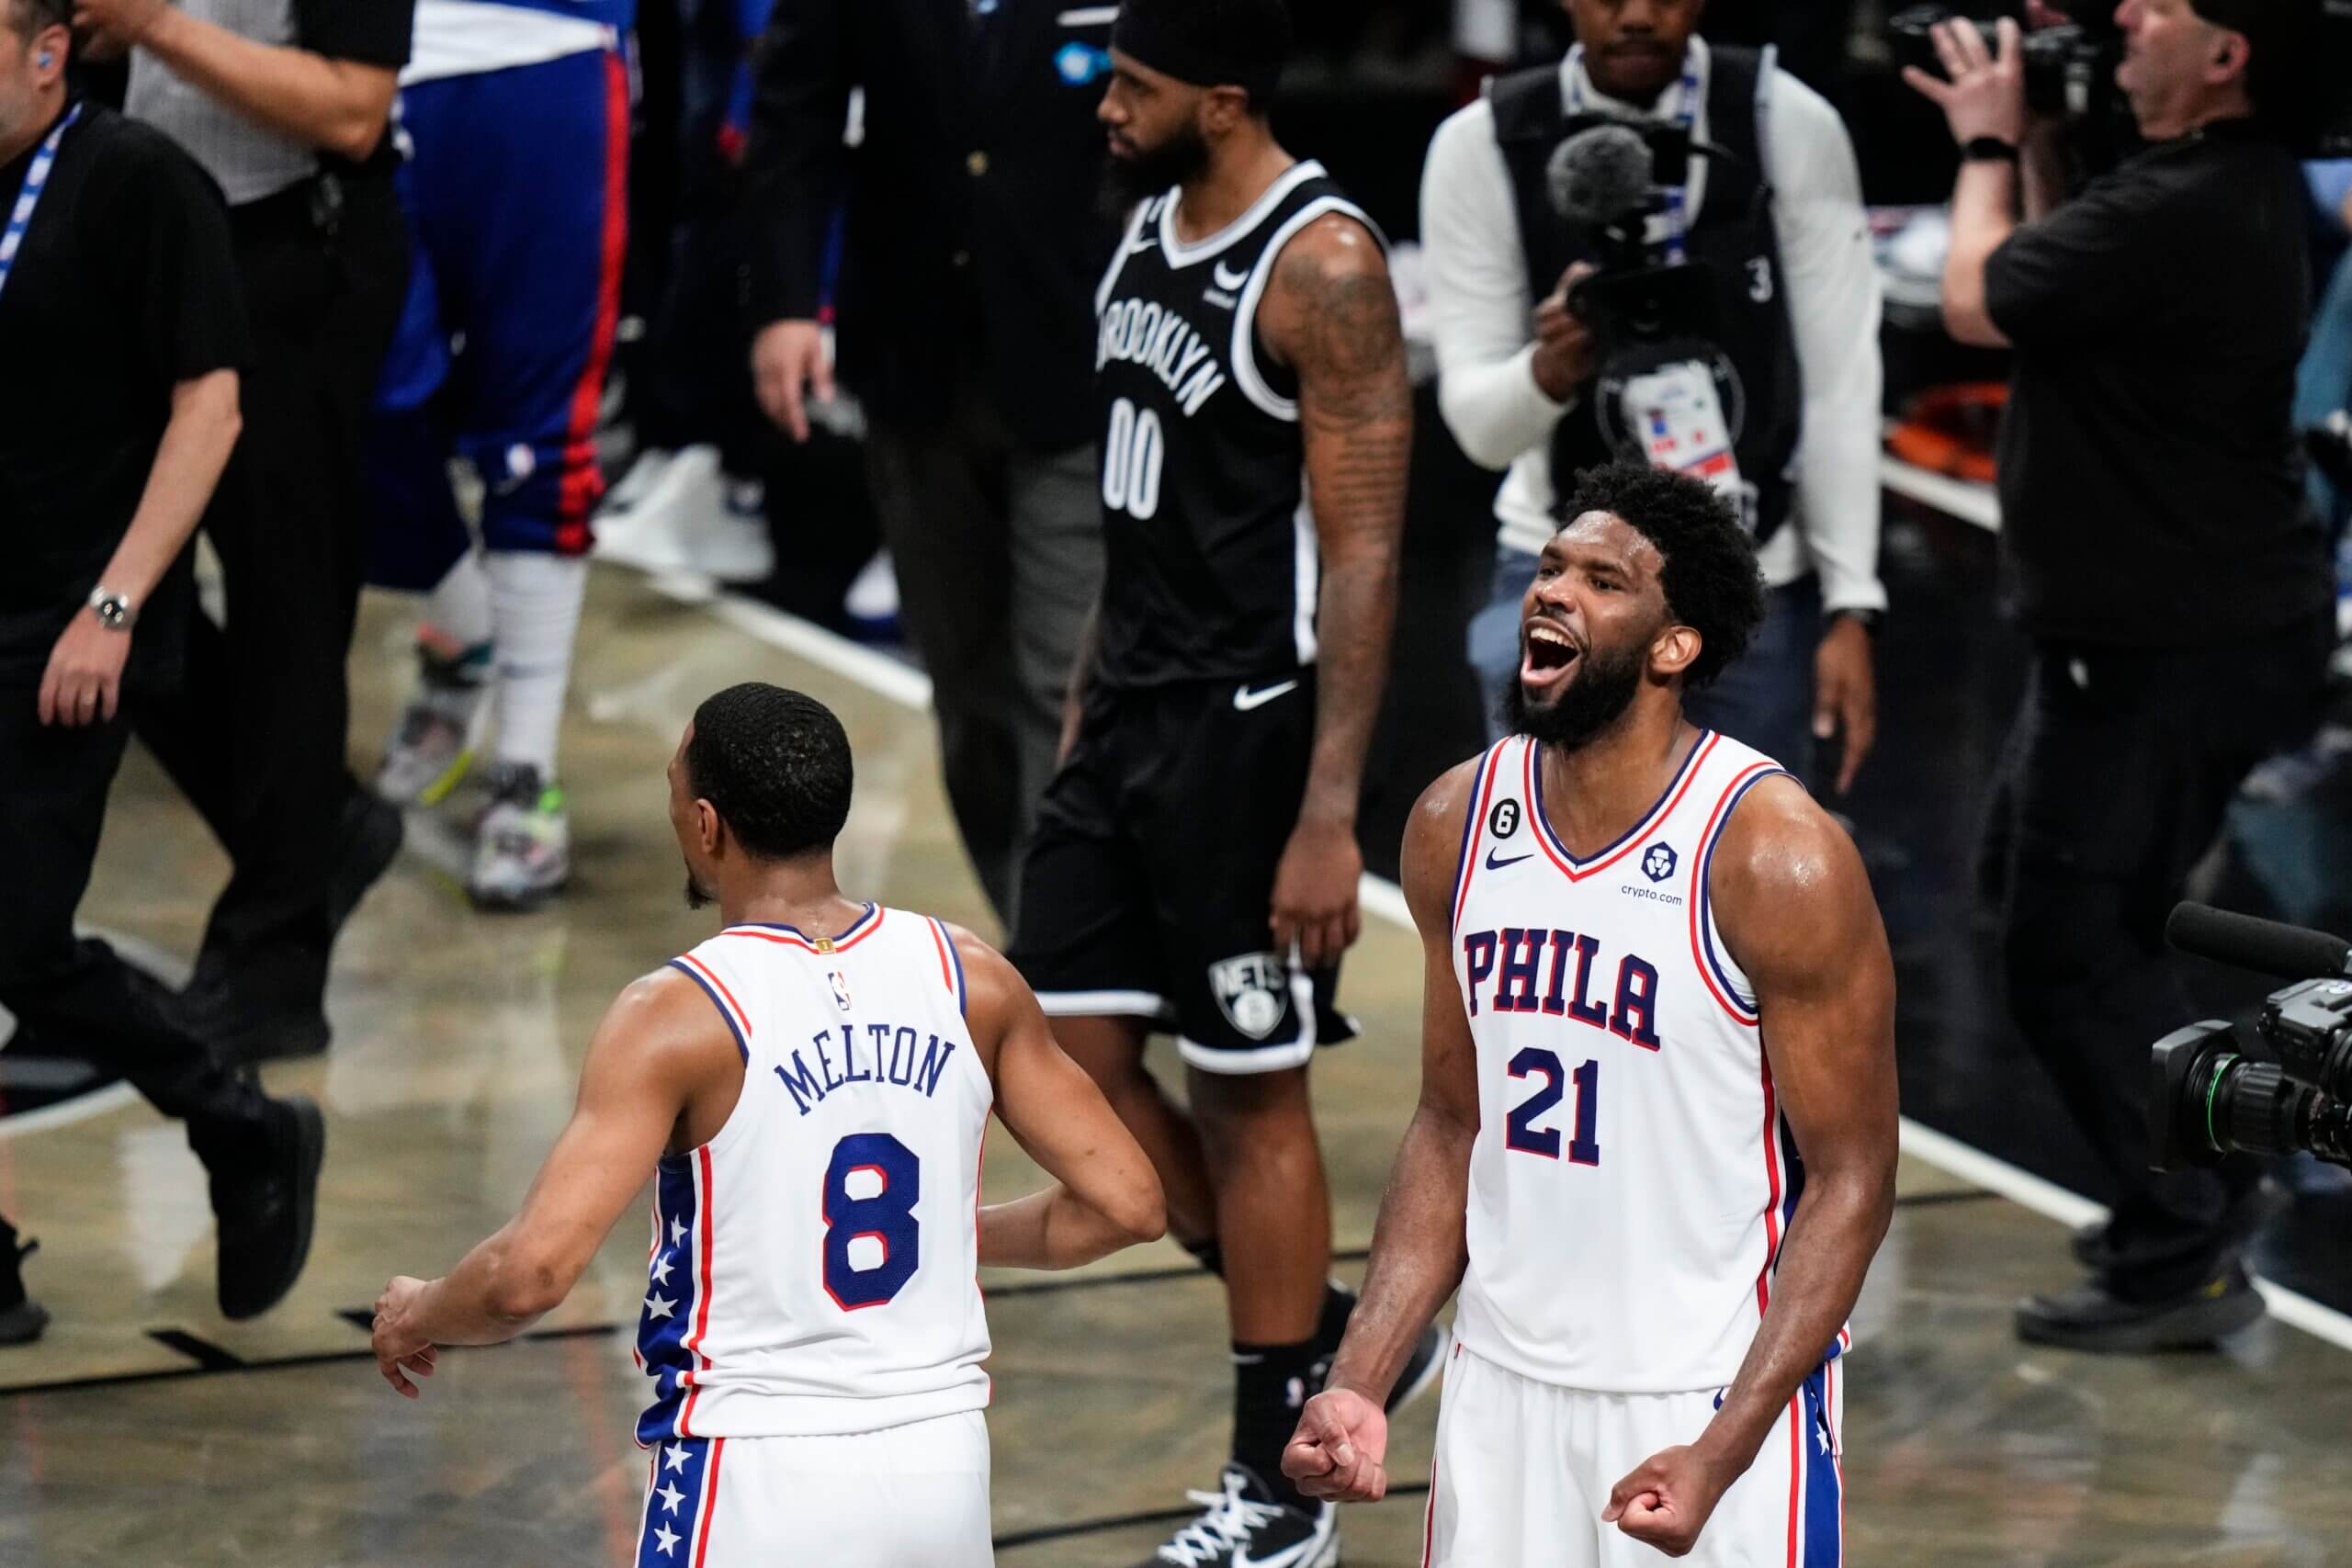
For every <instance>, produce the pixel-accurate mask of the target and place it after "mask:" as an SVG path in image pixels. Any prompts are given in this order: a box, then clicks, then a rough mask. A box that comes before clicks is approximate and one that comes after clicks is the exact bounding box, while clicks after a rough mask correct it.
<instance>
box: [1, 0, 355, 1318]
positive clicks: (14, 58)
mask: <svg viewBox="0 0 2352 1568" xmlns="http://www.w3.org/2000/svg"><path fill="white" fill-rule="evenodd" d="M72 42H73V39H72V36H71V34H70V33H69V32H68V30H67V28H66V12H65V4H64V0H0V212H6V213H7V214H8V221H7V224H6V229H5V231H0V366H6V367H7V369H6V373H5V374H0V520H4V521H5V523H6V543H5V548H6V552H7V564H6V568H5V569H0V888H5V889H6V897H5V898H0V1007H5V1008H6V1009H7V1010H8V1011H9V1012H11V1013H13V1014H14V1015H15V1016H16V1018H17V1021H18V1024H19V1026H20V1028H22V1029H26V1030H30V1031H33V1032H37V1033H38V1034H39V1035H40V1038H41V1039H42V1041H43V1043H44V1044H43V1048H44V1049H45V1050H47V1051H49V1052H51V1054H61V1055H72V1056H74V1057H77V1058H79V1059H81V1060H83V1061H86V1062H88V1063H90V1064H92V1065H94V1066H97V1067H99V1068H101V1069H102V1070H104V1071H106V1072H108V1073H114V1074H119V1075H121V1076H122V1077H126V1078H129V1079H130V1082H131V1083H132V1084H133V1085H134V1086H135V1087H136V1088H137V1089H139V1090H140V1092H141V1093H142V1094H144V1095H145V1096H146V1097H147V1099H148V1100H149V1102H150V1103H152V1104H153V1106H154V1107H155V1108H156V1109H157V1110H158V1111H163V1112H164V1114H165V1115H167V1116H175V1117H178V1118H179V1119H181V1120H183V1121H185V1122H187V1129H188V1143H189V1145H190V1146H191V1147H193V1148H194V1149H195V1151H196V1153H197V1156H198V1158H199V1159H200V1160H202V1162H203V1164H204V1168H205V1170H206V1172H207V1174H208V1175H209V1177H210V1179H211V1198H212V1209H213V1213H214V1214H215V1215H216V1216H217V1218H218V1221H219V1227H220V1228H219V1235H220V1261H219V1272H218V1276H217V1289H218V1292H219V1295H220V1310H221V1313H222V1314H223V1315H225V1316H228V1317H232V1318H242V1317H251V1316H253V1315H254V1314H257V1313H260V1312H263V1311H265V1310H266V1309H267V1308H268V1307H269V1306H271V1305H272V1304H273V1303H276V1302H277V1300H278V1298H279V1297H281V1296H283V1295H284V1294H285V1293H286V1292H287V1291H288V1289H290V1288H291V1287H292V1285H293V1283H294V1280H295V1277H296V1276H297V1275H299V1274H300V1272H301V1269H302V1262H303V1259H304V1258H305V1257H306V1256H307V1255H308V1253H309V1250H310V1243H311V1212H312V1207H313V1203H314V1201H315V1199H316V1195H317V1188H318V1177H319V1162H320V1158H321V1156H322V1152H323V1150H324V1146H325V1128H324V1124H323V1123H322V1121H321V1119H320V1115H319V1111H318V1108H317V1107H316V1106H314V1105H312V1104H311V1102H310V1101H308V1100H300V1099H293V1100H269V1099H267V1098H266V1097H265V1096H264V1095H263V1094H262V1092H261V1091H260V1089H258V1088H256V1087H255V1086H254V1083H253V1081H252V1079H251V1078H250V1077H248V1076H246V1075H244V1074H242V1073H240V1072H238V1071H235V1070H233V1069H232V1068H230V1067H227V1066H223V1065H221V1064H220V1062H218V1061H216V1060H215V1059H214V1057H213V1055H212V1054H211V1053H210V1051H209V1049H208V1048H207V1046H206V1043H205V1042H204V1041H203V1040H201V1039H200V1038H198V1036H197V1035H196V1034H194V1033H192V1032H189V1030H188V1029H187V1026H186V1025H185V1024H184V1023H182V1022H181V1021H179V1020H178V1019H177V1018H176V1017H175V1013H174V1011H173V1010H171V1009H169V1008H168V1007H166V1006H165V1005H164V1003H165V1001H166V999H167V998H166V997H165V994H164V990H163V987H161V986H160V985H159V984H158V983H157V982H155V981H153V980H152V979H150V978H148V977H147V976H145V975H144V974H142V973H141V972H140V971H139V970H136V969H133V968H132V967H131V966H130V964H127V963H125V962H124V961H123V960H122V958H121V957H119V955H118V954H117V953H115V951H114V950H113V949H112V948H111V947H109V946H107V943H105V942H100V941H97V940H96V939H95V938H77V937H76V935H75V933H74V910H75V909H76V908H78V907H79V905H80V904H81V902H82V895H83V892H84V891H85V889H86V888H87V887H88V886H89V881H90V867H91V863H92V862H93V861H94V860H95V859H96V854H97V849H98V832H99V829H100V828H101V826H102V825H103V823H104V821H105V818H106V807H107V790H108V789H109V787H110V786H111V785H112V784H113V783H114V776H115V773H116V770H117V769H118V768H119V766H120V765H121V762H122V754H123V750H124V748H125V747H126V746H127V745H128V744H129V742H130V715H129V714H128V713H127V712H126V711H125V704H126V701H127V700H128V701H143V700H147V699H149V698H151V697H152V696H153V695H154V694H157V693H158V692H161V691H167V690H168V689H169V688H170V687H171V686H172V685H173V684H174V682H175V679H176V676H177V674H178V671H179V667H180V665H181V663H182V656H183V653H184V649H185V638H186V627H187V622H188V621H189V619H190V618H192V617H193V616H194V615H196V610H195V607H194V603H193V601H194V597H195V595H194V593H193V592H192V574H191V572H190V571H189V570H188V567H187V548H186V547H187V541H188V536H190V535H191V534H193V533H194V532H195V530H196V525H197V519H198V516H199V514H201V513H203V511H204V507H205V503H206V502H208V501H209V500H210V498H211V496H212V493H213V487H214V485H215V484H217V483H218V482H219V480H220V473H221V470H222V468H224V466H225V465H226V464H227V463H228V460H229V454H230V451H231V449H232V447H233V446H235V445H236V442H237V433H238V427H239V417H238V412H237V409H238V378H239V369H240V367H242V366H243V365H244V364H246V363H247V362H248V361H249V360H250V359H251V357H252V345H251V341H250V338H249V334H248V333H247V330H246V326H245V319H244V307H243V299H242V295H243V290H242V289H241V288H240V287H239V284H238V280H237V276H236V272H235V267H234V262H233V259H232V251H231V242H230V237H229V230H228V225H227V222H226V220H225V219H224V217H223V215H222V212H221V207H220V193H219V192H218V191H217V190H216V189H214V188H213V186H212V183H211V182H210V181H209V179H207V178H206V177H205V175H204V173H203V171H202V170H201V169H199V168H198V167H197V165H196V164H194V163H192V162H190V161H189V159H188V157H187V154H186V153H184V152H181V151H180V150H179V149H178V148H176V147H175V146H174V145H173V144H172V143H171V142H170V141H168V140H167V139H165V138H164V137H163V136H161V135H159V134H157V133H156V132H155V131H153V130H150V129H148V128H146V127H144V126H141V125H138V124H135V123H133V122H130V121H129V120H126V119H124V118H121V117H120V116H119V115H117V114H115V113H113V112H112V111H110V110H108V109H107V108H105V107H102V106H100V105H97V104H95V103H90V102H85V101H81V100H78V99H73V98H69V96H68V95H67V92H66V86H65V73H66V57H67V54H68V53H69V51H70V50H71V47H72ZM19 1256H20V1252H19V1246H18V1242H17V1233H16V1231H15V1230H14V1229H13V1228H12V1227H11V1226H10V1225H9V1224H7V1222H6V1220H0V1341H13V1340H23V1339H28V1338H31V1337H34V1336H36V1335H38V1334H39V1333H40V1330H41V1328H42V1326H43V1325H44V1324H45V1323H46V1322H47V1314H45V1313H43V1312H42V1311H41V1310H40V1307H39V1306H38V1305H37V1304H36V1303H32V1302H31V1301H30V1300H29V1299H28V1297H27V1295H26V1292H25V1289H24V1284H23V1280H22V1279H21V1277H20V1271H19V1268H18V1264H19Z"/></svg>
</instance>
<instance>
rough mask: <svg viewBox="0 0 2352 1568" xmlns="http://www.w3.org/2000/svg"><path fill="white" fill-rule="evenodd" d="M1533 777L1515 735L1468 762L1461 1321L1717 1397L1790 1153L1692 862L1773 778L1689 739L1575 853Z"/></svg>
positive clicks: (1763, 1274) (1479, 1351)
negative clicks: (1473, 1102)
mask: <svg viewBox="0 0 2352 1568" xmlns="http://www.w3.org/2000/svg"><path fill="white" fill-rule="evenodd" d="M1542 766H1543V761H1542V752H1541V749H1540V748H1539V747H1538V746H1537V745H1536V743H1535V742H1534V741H1533V740H1532V739H1527V738H1526V737H1523V736H1514V737H1512V738H1510V739H1506V740H1504V741H1502V742H1501V743H1500V744H1498V745H1497V746H1496V747H1495V748H1494V749H1492V750H1489V751H1488V752H1487V754H1486V756H1485V757H1484V758H1482V759H1481V760H1480V761H1479V763H1478V768H1477V772H1476V775H1475V780H1474V784H1473V791H1472V795H1471V802H1472V807H1471V813H1470V815H1469V817H1468V818H1467V819H1466V820H1465V822H1464V832H1463V842H1462V851H1461V862H1460V867H1459V870H1458V872H1457V874H1456V877H1455V892H1454V903H1453V933H1452V936H1453V964H1454V975H1455V978H1456V981H1457V983H1458V984H1459V985H1460V987H1461V990H1462V1002H1463V1008H1464V1011H1465V1012H1466V1013H1467V1014H1468V1018H1469V1023H1470V1032H1471V1036H1472V1038H1473V1040H1474V1041H1475V1043H1476V1049H1477V1072H1478V1109H1479V1129H1478V1134H1477V1138H1476V1142H1475V1143H1474V1144H1473V1145H1472V1147H1471V1155H1470V1197H1469V1211H1468V1222H1467V1225H1468V1242H1469V1255H1470V1261H1469V1269H1468V1272H1467V1273H1466V1275H1465V1276H1464V1280H1463V1285H1462V1294H1461V1306H1460V1312H1459V1314H1458V1317H1457V1319H1456V1323H1455V1332H1456V1334H1457V1335H1458V1336H1459V1337H1460V1338H1461V1340H1462V1343H1463V1345H1464V1347H1465V1348H1468V1349H1469V1350H1470V1351H1472V1352H1473V1353H1474V1354H1476V1355H1478V1356H1481V1357H1484V1358H1485V1359H1487V1360H1489V1361H1492V1362H1494V1363H1496V1364H1498V1365H1499V1366H1501V1367H1503V1368H1505V1369H1507V1370H1509V1371H1514V1372H1517V1373H1519V1374H1520V1375H1521V1376H1522V1377H1529V1378H1533V1379H1536V1380H1538V1381H1540V1382H1548V1383H1554V1384H1557V1385H1560V1386H1563V1387H1566V1388H1573V1389H1579V1390H1585V1391H1589V1392H1593V1393H1629V1394H1630V1393H1640V1394H1652V1393H1691V1392H1696V1391H1700V1390H1716V1389H1721V1388H1723V1387H1725V1386H1727V1385H1728V1384H1729V1383H1730V1382H1731V1381H1732V1379H1733V1377H1734V1376H1735V1375H1736V1373H1737V1371H1738V1370H1739V1365H1740V1362H1741V1359H1743V1358H1744V1357H1745V1356H1746V1355H1747V1348H1748V1345H1749V1342H1750V1341H1751V1340H1752V1339H1754V1337H1755V1335H1756V1330H1757V1326H1758V1324H1759V1323H1760V1322H1761V1321H1762V1315H1763V1312H1764V1309H1765V1307H1766V1305H1767V1304H1768V1303H1770V1299H1771V1290H1772V1271H1773V1269H1774V1267H1775V1265H1776V1264H1777V1263H1778V1261H1779V1258H1780V1250H1781V1238H1782V1236H1783V1235H1784V1234H1785V1232H1786V1230H1787V1227H1788V1222H1789V1218H1790V1216H1791V1215H1792V1213H1794V1212H1795V1210H1796V1203H1797V1197H1798V1194H1799V1192H1800V1191H1801V1190H1803V1188H1804V1166H1803V1164H1802V1162H1801V1161H1800V1160H1799V1158H1798V1155H1797V1149H1796V1144H1795V1140H1794V1139H1793V1138H1792V1136H1791V1134H1790V1132H1789V1129H1788V1125H1787V1123H1786V1122H1784V1121H1783V1120H1782V1119H1781V1113H1780V1108H1779V1105H1778V1102H1777V1101H1776V1100H1775V1098H1774V1095H1773V1090H1772V1072H1771V1067H1770V1064H1769V1062H1767V1060H1766V1059H1765V1055H1764V1048H1763V1037H1762V1034H1761V1032H1760V1023H1761V1020H1760V1019H1759V1016H1758V1010H1757V1003H1756V998H1755V993H1754V991H1753V990H1752V989H1751V988H1750V987H1749V985H1748V983H1747V976H1744V975H1743V974H1742V973H1741V972H1740V970H1739V967H1738V965H1737V964H1736V963H1735V962H1734V960H1733V958H1732V956H1731V954H1730V953H1729V951H1728V950H1727V949H1726V948H1725V946H1724V939H1723V933H1722V931H1719V930H1718V929H1717V928H1716V925H1715V920H1714V915H1713V909H1712V908H1711V907H1710V903H1709V899H1708V894H1707V876H1708V872H1709V868H1710V866H1711V864H1712V863H1713V855H1714V851H1715V846H1716V844H1717V843H1718V842H1719V841H1720V840H1721V839H1722V836H1723V831H1724V824H1725V823H1727V822H1728V821H1729V820H1730V818H1731V816H1732V813H1733V812H1734V811H1735V810H1736V809H1737V808H1738V806H1739V802H1740V800H1741V799H1742V798H1743V797H1744V796H1745V795H1747V793H1748V792H1749V791H1750V790H1752V789H1753V788H1754V787H1755V786H1756V785H1757V784H1759V783H1760V782H1762V781H1763V780H1765V779H1767V778H1770V777H1773V776H1775V775H1779V774H1782V773H1783V772H1784V770H1782V769H1781V767H1780V766H1779V765H1778V764H1777V763H1774V762H1773V761H1770V760H1769V759H1768V758H1766V757H1764V756H1763V755H1761V754H1760V753H1758V752H1757V751H1754V750H1750V749H1749V748H1747V747H1746V746H1743V745H1741V744H1740V743H1739V742H1738V741H1736V740H1734V739H1731V738H1730V737H1728V736H1724V735H1717V734H1714V733H1713V732H1710V731H1703V730H1702V731H1701V732H1700V734H1699V736H1698V739H1697V740H1696V741H1695V742H1694V744H1693V745H1692V746H1691V752H1690V755H1689V756H1688V757H1687V758H1686V759H1685V760H1684V761H1683V764H1682V767H1681V769H1680V771H1679V773H1677V774H1676V776H1675V778H1674V780H1673V782H1672V783H1671V784H1668V786H1667V789H1666V792H1665V793H1664V794H1663V795H1660V796H1659V798H1658V800H1657V804H1656V805H1655V806H1653V807H1651V809H1650V810H1649V812H1648V813H1647V814H1646V815H1645V817H1644V818H1643V819H1642V821H1641V822H1640V823H1639V824H1638V825H1636V826H1635V827H1634V829H1632V830H1631V831H1630V832H1628V833H1626V834H1625V835H1624V837H1623V838H1622V839H1620V840H1617V841H1616V842H1615V843H1613V844H1611V845H1610V846H1609V847H1608V848H1606V849H1604V850H1602V851H1600V852H1599V853H1597V854H1594V855H1592V856H1589V857H1587V858H1585V859H1581V860H1579V859H1577V857H1576V856H1574V855H1572V854H1570V853H1569V852H1568V851H1567V849H1566V846H1565V845H1563V844H1562V843H1561V842H1560V840H1559V838H1558V836H1557V835H1556V834H1555V833H1554V832H1553V831H1552V829H1551V826H1550V824H1549V823H1548V822H1547V821H1546V820H1545V818H1544V808H1543V794H1542V776H1541V770H1542ZM1847 1343H1848V1336H1847V1334H1846V1332H1845V1331H1843V1330H1840V1332H1839V1334H1838V1338H1837V1340H1836V1342H1835V1343H1833V1344H1832V1345H1830V1346H1828V1347H1827V1348H1826V1355H1827V1356H1831V1357H1834V1356H1836V1355H1837V1354H1838V1352H1839V1351H1840V1350H1841V1349H1842V1348H1844V1347H1845V1346H1846V1344H1847Z"/></svg>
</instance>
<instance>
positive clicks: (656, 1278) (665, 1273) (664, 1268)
mask: <svg viewBox="0 0 2352 1568" xmlns="http://www.w3.org/2000/svg"><path fill="white" fill-rule="evenodd" d="M653 1282H654V1283H655V1284H657V1285H666V1284H668V1283H669V1282H670V1255H669V1254H668V1253H666V1252H665V1253H663V1254H662V1261H660V1262H659V1263H656V1264H655V1265H654V1266H653Z"/></svg>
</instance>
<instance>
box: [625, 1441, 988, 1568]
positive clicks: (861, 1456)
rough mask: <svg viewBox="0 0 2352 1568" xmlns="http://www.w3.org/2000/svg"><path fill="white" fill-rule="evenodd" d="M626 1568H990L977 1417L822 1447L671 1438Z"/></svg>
mask: <svg viewBox="0 0 2352 1568" xmlns="http://www.w3.org/2000/svg"><path fill="white" fill-rule="evenodd" d="M635 1561H636V1563H637V1568H752V1565H753V1564H757V1565H759V1568H772V1565H774V1564H776V1563H783V1562H822V1563H824V1564H825V1565H826V1568H991V1565H992V1564H993V1563H994V1562H995V1561H996V1557H995V1553H994V1552H993V1551H990V1550H989V1428H988V1422H987V1420H986V1419H985V1418H984V1417H983V1416H981V1414H980V1412H978V1411H977V1410H967V1411H965V1412H963V1413H962V1414H960V1415H956V1416H939V1417H936V1418H935V1419H933V1420H929V1421H914V1422H910V1423H909V1424H907V1425H906V1426H903V1427H886V1428H884V1429H883V1430H881V1431H878V1432H858V1433H853V1434H850V1435H847V1436H840V1437H824V1438H670V1439H668V1440H667V1441H664V1442H663V1443H662V1444H661V1445H660V1446H659V1447H658V1448H656V1449H655V1450H653V1468H652V1481H651V1484H650V1487H649V1489H648V1491H647V1493H646V1498H645V1514H644V1519H643V1528H642V1529H640V1530H639V1535H638V1543H637V1557H636V1560H635Z"/></svg>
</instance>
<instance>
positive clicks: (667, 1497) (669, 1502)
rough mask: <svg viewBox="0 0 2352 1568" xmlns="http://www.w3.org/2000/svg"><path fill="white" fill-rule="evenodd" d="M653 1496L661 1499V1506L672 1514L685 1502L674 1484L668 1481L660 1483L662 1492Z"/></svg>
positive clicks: (683, 1496)
mask: <svg viewBox="0 0 2352 1568" xmlns="http://www.w3.org/2000/svg"><path fill="white" fill-rule="evenodd" d="M654 1495H655V1496H656V1497H659V1498H661V1499H662V1507H663V1508H664V1509H666V1510H667V1511H668V1512H670V1513H673V1514H674V1513H676V1512H677V1511H678V1505H679V1504H681V1503H683V1502H684V1501H685V1500H686V1495H685V1494H684V1493H683V1492H681V1491H679V1490H678V1488H677V1485H676V1483H673V1482H668V1481H665V1482H663V1483H662V1490H661V1491H659V1492H656V1493H655V1494H654Z"/></svg>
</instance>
